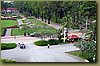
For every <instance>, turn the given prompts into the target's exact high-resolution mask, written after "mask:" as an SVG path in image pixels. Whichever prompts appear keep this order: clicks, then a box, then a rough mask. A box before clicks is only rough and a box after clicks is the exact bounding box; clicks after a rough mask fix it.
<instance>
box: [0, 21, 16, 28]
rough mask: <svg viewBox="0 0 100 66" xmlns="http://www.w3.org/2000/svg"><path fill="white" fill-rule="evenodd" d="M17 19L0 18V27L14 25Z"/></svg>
mask: <svg viewBox="0 0 100 66" xmlns="http://www.w3.org/2000/svg"><path fill="white" fill-rule="evenodd" d="M16 25H17V21H15V20H1V28H5V27H11V26H16Z"/></svg>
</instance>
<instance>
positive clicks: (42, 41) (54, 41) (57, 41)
mask: <svg viewBox="0 0 100 66" xmlns="http://www.w3.org/2000/svg"><path fill="white" fill-rule="evenodd" d="M59 43H61V41H59V40H56V39H50V40H48V41H46V40H40V41H36V42H34V44H35V45H37V46H47V45H48V44H50V45H57V44H59Z"/></svg>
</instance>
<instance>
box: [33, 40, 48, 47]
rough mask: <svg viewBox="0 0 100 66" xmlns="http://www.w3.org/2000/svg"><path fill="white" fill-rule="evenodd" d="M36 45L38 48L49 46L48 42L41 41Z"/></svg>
mask: <svg viewBox="0 0 100 66" xmlns="http://www.w3.org/2000/svg"><path fill="white" fill-rule="evenodd" d="M34 44H35V45H37V46H47V45H48V41H45V40H40V41H36V42H34Z"/></svg>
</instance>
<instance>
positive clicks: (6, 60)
mask: <svg viewBox="0 0 100 66" xmlns="http://www.w3.org/2000/svg"><path fill="white" fill-rule="evenodd" d="M1 62H4V63H9V62H16V61H15V60H8V59H1Z"/></svg>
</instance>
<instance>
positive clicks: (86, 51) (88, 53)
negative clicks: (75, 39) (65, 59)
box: [75, 41, 96, 62]
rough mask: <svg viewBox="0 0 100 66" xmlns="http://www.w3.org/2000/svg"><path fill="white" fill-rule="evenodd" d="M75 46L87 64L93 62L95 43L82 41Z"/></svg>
mask: <svg viewBox="0 0 100 66" xmlns="http://www.w3.org/2000/svg"><path fill="white" fill-rule="evenodd" d="M75 46H77V47H79V48H80V50H81V55H82V57H83V58H85V59H87V60H88V61H89V62H94V60H93V58H94V57H95V56H96V43H95V42H94V41H82V42H79V44H76V45H75ZM95 61H96V59H95Z"/></svg>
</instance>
